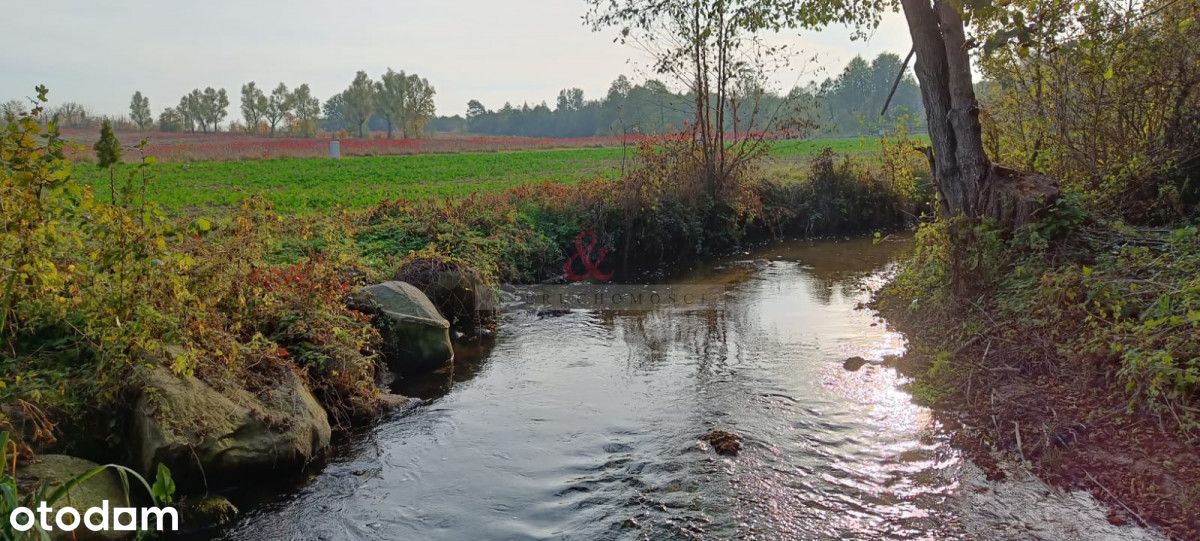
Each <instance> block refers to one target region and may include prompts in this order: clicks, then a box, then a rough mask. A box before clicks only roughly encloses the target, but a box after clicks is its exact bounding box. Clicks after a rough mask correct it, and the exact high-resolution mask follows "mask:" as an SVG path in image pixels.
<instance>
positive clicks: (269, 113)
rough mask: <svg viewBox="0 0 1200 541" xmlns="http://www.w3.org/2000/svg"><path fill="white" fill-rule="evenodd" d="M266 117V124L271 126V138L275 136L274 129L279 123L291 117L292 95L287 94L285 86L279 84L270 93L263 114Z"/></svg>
mask: <svg viewBox="0 0 1200 541" xmlns="http://www.w3.org/2000/svg"><path fill="white" fill-rule="evenodd" d="M264 116H266V117H267V122H268V123H269V124H270V125H271V137H274V136H275V127H276V126H278V125H279V121H281V120H285V119H288V118H291V116H292V95H291V93H289V92H288V88H287V85H285V84H283V83H279V86H277V87H275V90H272V91H271V97H270V99H268V100H267V109H266V111H265V112H264Z"/></svg>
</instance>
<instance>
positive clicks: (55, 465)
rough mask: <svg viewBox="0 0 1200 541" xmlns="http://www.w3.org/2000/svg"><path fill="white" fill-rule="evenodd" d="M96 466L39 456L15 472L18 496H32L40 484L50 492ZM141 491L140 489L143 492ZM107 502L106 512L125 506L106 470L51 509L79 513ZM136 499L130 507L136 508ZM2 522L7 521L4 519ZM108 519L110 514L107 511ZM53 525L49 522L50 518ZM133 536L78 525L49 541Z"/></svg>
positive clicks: (114, 478) (118, 481)
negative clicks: (45, 486) (68, 508)
mask: <svg viewBox="0 0 1200 541" xmlns="http://www.w3.org/2000/svg"><path fill="white" fill-rule="evenodd" d="M98 467H100V465H99V464H96V463H95V462H92V461H90V460H84V459H82V458H75V457H73V456H67V455H39V456H38V457H37V459H35V461H34V462H32V463H30V464H27V465H25V466H24V467H22V468H21V470H20V471H18V472H17V479H19V480H20V484H21V493H22V494H32V493H35V492H37V490H38V488H39V487H41V485H42V483H46V484H47V485H48V487H49V489H50V491H53V490H54V489H56V488H58V487H60V486H62V484H63V483H66V482H67V481H70V480H71V479H74V478H76V477H78V476H80V475H82V474H84V473H87V472H89V471H91V470H93V469H96V468H98ZM137 486H140V485H136V484H131V487H130V490H135V489H136V488H135V487H137ZM143 491H144V489H143ZM104 500H108V506H109V509H112V508H114V507H126V505H127V504H126V499H125V489H124V488H123V487H122V486H121V479H120V478H119V477H117V472H115V471H112V470H109V471H105V472H102V473H100V474H98V475H96V476H95V477H92V478H91V479H88V480H87V481H84V482H82V483H80V484H78V485H76V486H75V488H72V489H71V490H70V491H69V492H68V493H67V495H66V496H65V497H63V499H61V500H59V501H58V502H57V503H56V504H55V505H54V506H53V507H55V508H58V507H59V506H65V505H69V506H71V507H73V508H75V509H76V510H78V511H79V512H80V513H82V512H83V511H84V510H86V509H89V508H92V507H100V506H101V502H103V501H104ZM136 503H137V502H136V500H135V501H134V504H135V505H136ZM4 520H8V517H5V518H4ZM109 520H110V521H111V520H112V511H109ZM51 523H53V519H51ZM131 537H133V536H132V535H131V534H130V532H115V531H108V532H93V531H91V530H89V529H87V528H86V527H83V526H80V527H78V528H76V529H75V531H74V532H54V535H52V536H51V539H79V540H80V541H86V540H90V539H95V540H110V539H129V538H131Z"/></svg>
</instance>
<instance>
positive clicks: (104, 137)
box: [92, 120, 121, 204]
mask: <svg viewBox="0 0 1200 541" xmlns="http://www.w3.org/2000/svg"><path fill="white" fill-rule="evenodd" d="M92 148H93V149H94V150H95V151H96V160H97V165H99V166H100V167H101V168H104V169H108V191H109V195H110V196H111V197H112V202H113V204H116V202H117V181H116V178H115V176H114V175H115V174H116V173H115V171H114V170H113V166H114V165H116V164H118V163H120V161H121V142H120V141H118V140H117V136H116V135H115V134H113V129H112V123H110V122H109V121H107V120H105V121H104V123H103V124H101V125H100V140H99V141H96V144H95V145H93V146H92Z"/></svg>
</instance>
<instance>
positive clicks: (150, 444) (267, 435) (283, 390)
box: [132, 366, 331, 482]
mask: <svg viewBox="0 0 1200 541" xmlns="http://www.w3.org/2000/svg"><path fill="white" fill-rule="evenodd" d="M281 372H282V375H281V376H280V379H279V381H277V382H275V383H274V384H273V385H271V386H269V387H268V388H266V389H264V390H261V391H259V392H258V393H257V394H256V393H251V392H249V391H247V390H245V389H243V388H241V386H239V385H238V384H237V382H229V381H223V382H219V383H220V385H217V386H214V385H210V384H209V383H207V382H204V381H200V380H199V379H197V378H194V377H182V376H177V375H175V374H173V373H171V372H170V371H169V370H167V369H165V368H162V367H157V366H156V367H153V368H149V369H147V370H145V371H144V372H143V373H142V375H141V377H140V385H141V392H140V393H139V398H138V401H137V404H136V405H135V407H134V411H133V416H134V418H133V423H132V425H133V427H134V434H133V439H134V442H135V443H136V448H135V451H136V452H137V454H138V457H139V465H140V467H141V468H142V470H143V471H145V472H147V473H150V472H152V471H153V469H154V468H155V467H156V466H157V464H158V463H160V462H161V463H163V464H166V465H167V466H168V467H169V468H171V471H172V472H173V473H175V474H176V476H177V477H185V478H186V477H187V476H189V475H190V476H191V477H192V478H203V479H204V480H205V481H207V482H219V481H220V480H224V479H234V478H237V477H239V476H242V475H244V474H247V473H259V474H262V473H265V472H268V471H272V470H275V471H278V470H289V469H290V470H299V469H300V468H301V467H302V466H304V465H305V464H307V463H308V462H310V461H312V460H313V459H314V458H316V457H317V456H318V455H320V454H321V453H322V452H323V451H324V450H325V449H326V448H328V446H329V441H330V437H331V429H330V426H329V419H328V415H327V414H326V412H325V410H324V409H323V408H322V407H321V405H320V403H318V402H317V399H316V398H315V397H314V396H313V394H312V392H311V391H309V390H308V387H307V386H306V385H305V383H304V380H303V379H301V378H300V377H299V376H298V375H297V374H295V373H294V372H292V371H291V370H282V371H281ZM218 387H219V389H220V390H218Z"/></svg>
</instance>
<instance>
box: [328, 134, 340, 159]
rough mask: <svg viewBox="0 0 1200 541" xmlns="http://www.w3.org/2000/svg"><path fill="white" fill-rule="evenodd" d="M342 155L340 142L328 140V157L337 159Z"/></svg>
mask: <svg viewBox="0 0 1200 541" xmlns="http://www.w3.org/2000/svg"><path fill="white" fill-rule="evenodd" d="M341 157H342V142H341V141H338V140H337V139H334V140H332V141H330V142H329V158H330V159H334V160H336V159H338V158H341Z"/></svg>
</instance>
